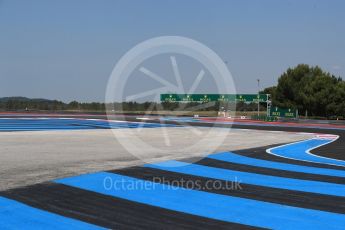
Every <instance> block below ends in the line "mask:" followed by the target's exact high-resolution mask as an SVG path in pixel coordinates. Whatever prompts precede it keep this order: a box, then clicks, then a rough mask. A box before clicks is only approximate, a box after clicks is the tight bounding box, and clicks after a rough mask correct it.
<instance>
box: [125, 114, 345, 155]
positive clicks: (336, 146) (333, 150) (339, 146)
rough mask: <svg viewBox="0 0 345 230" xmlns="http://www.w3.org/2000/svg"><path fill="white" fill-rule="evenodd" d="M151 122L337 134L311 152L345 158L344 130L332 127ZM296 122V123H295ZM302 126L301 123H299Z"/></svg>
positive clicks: (131, 119) (130, 118)
mask: <svg viewBox="0 0 345 230" xmlns="http://www.w3.org/2000/svg"><path fill="white" fill-rule="evenodd" d="M125 120H127V121H139V120H138V119H136V118H135V117H128V116H127V117H125ZM150 122H152V123H165V124H179V125H181V124H182V125H186V126H198V127H221V128H236V129H253V130H267V131H285V132H309V133H324V134H334V135H338V136H339V138H338V139H337V140H336V141H334V142H332V143H330V144H327V145H324V146H321V147H319V148H317V149H314V150H312V151H311V152H312V153H313V154H316V155H319V156H324V157H330V158H334V159H339V160H345V154H344V149H345V130H340V129H332V128H329V129H327V128H322V129H320V128H312V127H308V126H305V127H293V126H290V127H281V126H273V125H272V126H259V125H243V124H242V125H241V124H222V123H205V122H180V121H159V120H150ZM297 124H298V123H297ZM300 125H301V126H302V125H303V123H300Z"/></svg>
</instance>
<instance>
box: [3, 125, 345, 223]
mask: <svg viewBox="0 0 345 230" xmlns="http://www.w3.org/2000/svg"><path fill="white" fill-rule="evenodd" d="M156 122H157V121H156ZM166 122H167V123H169V124H179V123H180V122H176V121H166ZM190 125H199V126H200V125H201V126H209V125H211V124H210V123H202V122H191V123H190ZM229 125H230V124H217V126H223V127H227V126H229ZM233 127H236V128H246V129H261V130H271V131H272V130H283V131H291V132H313V133H326V134H333V135H338V136H340V137H339V138H338V139H337V140H335V141H334V137H327V138H324V137H319V138H315V140H311V141H309V142H305V143H302V144H301V143H296V144H292V145H289V146H288V147H286V146H283V147H278V146H266V147H261V148H255V149H248V150H240V151H235V152H233V153H228V152H225V153H218V154H213V155H210V156H209V157H206V158H204V159H202V160H200V161H198V162H196V163H193V164H186V163H187V162H189V161H191V160H192V159H185V160H183V161H169V162H161V163H158V164H154V165H143V166H137V167H132V168H125V169H119V170H112V171H107V172H98V173H93V174H86V175H81V176H76V177H71V178H62V179H59V180H55V181H52V182H47V183H43V184H36V185H33V186H29V187H24V188H19V189H13V190H8V191H5V192H2V193H1V194H0V195H1V196H2V197H3V198H1V199H0V203H1V206H2V209H1V211H0V222H1V223H5V224H7V225H3V226H4V227H8V228H13V227H14V226H19V225H18V224H23V225H22V226H25V227H26V228H28V227H31V228H38V227H47V226H54V227H60V228H63V227H66V226H67V227H71V228H80V229H84V228H85V229H89V228H91V229H92V228H99V227H104V228H113V229H195V228H199V229H252V228H280V229H343V228H345V226H344V223H345V167H344V166H342V164H343V162H341V161H338V162H337V161H335V162H332V164H330V162H322V161H321V162H320V161H318V160H314V159H307V160H308V161H306V159H300V158H299V156H301V155H303V154H306V153H305V152H306V151H307V150H308V149H310V148H316V147H318V146H319V145H320V144H325V145H323V146H322V147H319V148H316V149H314V150H313V151H312V153H315V154H318V155H320V156H327V157H335V158H338V159H344V158H345V157H344V155H345V153H344V130H342V129H338V128H337V129H334V128H327V129H325V128H320V127H318V128H315V127H308V128H305V127H296V126H293V127H291V126H289V127H286V126H285V125H284V126H279V125H276V126H271V125H259V124H242V125H241V124H237V123H236V124H233ZM273 147H278V148H273ZM266 149H272V150H271V153H273V154H275V155H273V154H270V153H267V152H266ZM283 150H284V151H283ZM291 152H294V153H298V154H296V156H298V157H296V158H295V159H291V158H292V157H291V155H290V156H289V158H286V156H285V157H282V156H278V155H279V154H289V153H291ZM309 156H311V155H309ZM316 159H323V158H317V157H316ZM18 202H20V203H18ZM26 205H29V206H26ZM15 207H16V209H14V208H15ZM11 221H12V222H11Z"/></svg>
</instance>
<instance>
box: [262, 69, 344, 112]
mask: <svg viewBox="0 0 345 230" xmlns="http://www.w3.org/2000/svg"><path fill="white" fill-rule="evenodd" d="M262 93H269V94H271V95H272V104H273V106H278V107H281V108H297V109H298V110H299V114H301V115H304V116H313V117H327V118H335V117H339V118H345V81H343V80H342V79H341V78H340V77H335V76H334V75H331V74H330V73H327V72H324V71H323V70H322V69H321V68H320V67H318V66H316V67H310V66H308V65H305V64H300V65H298V66H296V67H295V68H289V69H288V70H287V71H286V72H285V73H283V74H282V75H281V76H280V78H279V79H278V85H277V86H273V87H269V88H266V89H265V90H264V91H263V92H262Z"/></svg>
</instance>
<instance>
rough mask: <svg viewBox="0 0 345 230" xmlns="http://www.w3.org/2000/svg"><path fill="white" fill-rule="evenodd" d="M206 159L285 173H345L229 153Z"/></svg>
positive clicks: (214, 155)
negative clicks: (284, 171) (283, 171)
mask: <svg viewBox="0 0 345 230" xmlns="http://www.w3.org/2000/svg"><path fill="white" fill-rule="evenodd" d="M207 158H211V159H215V160H221V161H226V162H233V163H238V164H245V165H252V166H257V167H263V168H271V169H279V170H286V171H292V172H301V173H310V174H319V175H327V176H336V177H345V171H341V170H334V169H325V168H316V167H309V166H301V165H293V164H286V163H279V162H273V161H266V160H261V159H256V158H252V157H245V156H242V155H238V154H234V153H231V152H224V153H216V154H211V155H208V156H207Z"/></svg>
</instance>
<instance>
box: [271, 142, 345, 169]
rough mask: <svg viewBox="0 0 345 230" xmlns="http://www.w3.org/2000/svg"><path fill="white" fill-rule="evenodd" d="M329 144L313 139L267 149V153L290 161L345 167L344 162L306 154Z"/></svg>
mask: <svg viewBox="0 0 345 230" xmlns="http://www.w3.org/2000/svg"><path fill="white" fill-rule="evenodd" d="M330 142H332V140H327V139H317V138H314V139H310V140H306V141H302V142H297V143H292V144H289V145H285V146H278V147H275V148H272V149H269V151H270V152H271V153H273V154H275V155H278V156H282V157H287V158H291V159H296V160H302V161H311V162H315V163H321V164H332V165H338V166H345V161H341V160H335V159H329V158H322V157H319V156H315V155H311V154H308V153H307V151H308V150H309V149H313V148H317V147H318V146H321V145H325V144H327V143H330ZM269 151H268V152H269Z"/></svg>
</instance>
